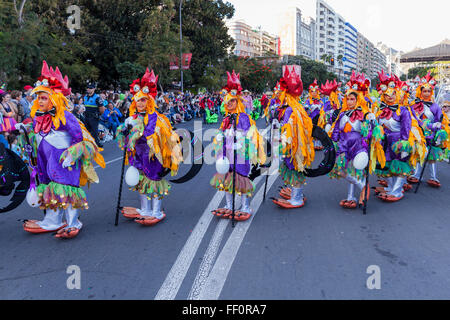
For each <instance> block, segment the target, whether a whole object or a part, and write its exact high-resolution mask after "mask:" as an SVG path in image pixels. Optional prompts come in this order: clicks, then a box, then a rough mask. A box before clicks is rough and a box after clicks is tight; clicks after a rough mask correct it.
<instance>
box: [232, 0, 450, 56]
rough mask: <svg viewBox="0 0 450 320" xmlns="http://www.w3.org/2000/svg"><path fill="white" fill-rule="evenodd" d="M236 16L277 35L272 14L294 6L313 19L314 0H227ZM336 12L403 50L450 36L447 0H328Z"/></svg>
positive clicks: (365, 32) (371, 37) (373, 37)
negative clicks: (234, 9) (232, 6)
mask: <svg viewBox="0 0 450 320" xmlns="http://www.w3.org/2000/svg"><path fill="white" fill-rule="evenodd" d="M228 1H229V2H231V3H232V4H233V5H234V6H235V8H236V13H235V17H236V18H242V19H244V20H246V22H247V23H248V24H250V25H251V26H252V27H257V26H261V27H262V28H263V29H264V30H267V31H268V32H271V33H274V34H276V32H277V25H276V17H274V13H276V12H277V11H279V10H281V9H282V8H283V7H290V6H297V7H298V8H300V9H301V10H302V11H303V12H304V13H305V15H308V16H311V17H313V18H315V16H316V14H315V12H316V9H315V8H316V1H315V0H228ZM326 2H327V3H328V4H329V5H330V6H331V7H332V8H333V9H334V10H335V11H337V13H338V14H340V15H341V16H343V17H344V19H346V20H347V21H348V22H350V23H351V24H352V25H353V26H355V27H356V29H358V31H359V32H361V33H362V34H363V35H364V36H366V37H367V38H368V39H369V40H370V41H372V42H373V43H374V44H376V43H377V42H378V41H382V42H384V43H385V44H387V45H389V46H391V47H393V48H394V49H397V50H402V51H405V52H408V51H411V50H413V49H414V48H415V47H421V48H426V47H430V46H433V45H436V44H438V43H439V42H441V41H442V40H444V39H446V38H447V39H450V1H449V0H426V1H423V0H328V1H326Z"/></svg>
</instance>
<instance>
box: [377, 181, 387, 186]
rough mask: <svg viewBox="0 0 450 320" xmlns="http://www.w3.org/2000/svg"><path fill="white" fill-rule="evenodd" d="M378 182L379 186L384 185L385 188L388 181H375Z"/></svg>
mask: <svg viewBox="0 0 450 320" xmlns="http://www.w3.org/2000/svg"><path fill="white" fill-rule="evenodd" d="M377 182H378V184H379V185H380V186H382V187H386V188H387V186H388V183H387V181H386V180H381V179H380V180H378V181H377Z"/></svg>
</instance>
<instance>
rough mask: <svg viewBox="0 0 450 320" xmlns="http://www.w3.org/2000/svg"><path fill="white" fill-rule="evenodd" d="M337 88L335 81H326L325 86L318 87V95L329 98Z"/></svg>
mask: <svg viewBox="0 0 450 320" xmlns="http://www.w3.org/2000/svg"><path fill="white" fill-rule="evenodd" d="M338 87H339V84H338V83H337V81H336V79H334V80H333V82H330V81H328V80H327V82H325V85H323V84H322V85H320V93H321V94H323V95H325V96H330V94H331V93H332V92H336V91H337V89H338Z"/></svg>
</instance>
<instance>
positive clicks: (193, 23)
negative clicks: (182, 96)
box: [172, 0, 234, 87]
mask: <svg viewBox="0 0 450 320" xmlns="http://www.w3.org/2000/svg"><path fill="white" fill-rule="evenodd" d="M179 1H180V0H176V1H175V7H176V9H177V10H179ZM178 14H179V11H177V14H176V15H175V16H174V17H173V19H172V22H173V23H174V24H178V23H179V21H178ZM233 15H234V7H233V5H232V4H231V3H229V2H225V1H223V0H211V1H204V0H189V1H184V2H183V9H182V21H183V24H182V30H183V38H184V37H187V38H189V40H190V41H191V42H192V43H193V46H192V51H191V52H192V60H191V68H190V74H191V76H192V81H190V84H191V85H193V84H195V85H198V86H200V87H202V86H205V85H206V84H207V82H210V81H209V80H208V76H211V75H213V74H215V71H212V70H211V69H208V68H210V67H208V66H216V64H217V62H218V61H221V60H223V59H225V58H226V57H227V52H228V49H229V48H232V47H233V46H234V40H233V39H232V38H231V37H230V36H229V35H228V28H227V27H226V25H225V19H231V18H232V17H233ZM214 68H215V67H214ZM186 82H187V85H189V82H188V81H186Z"/></svg>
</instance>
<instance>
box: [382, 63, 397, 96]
mask: <svg viewBox="0 0 450 320" xmlns="http://www.w3.org/2000/svg"><path fill="white" fill-rule="evenodd" d="M378 79H380V83H379V84H378V85H377V90H378V91H382V92H385V91H386V90H387V89H388V88H392V89H395V88H396V87H397V83H398V82H399V81H400V79H399V78H398V77H397V76H396V75H391V76H389V75H388V74H386V73H384V70H383V69H382V70H381V73H380V72H378Z"/></svg>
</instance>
